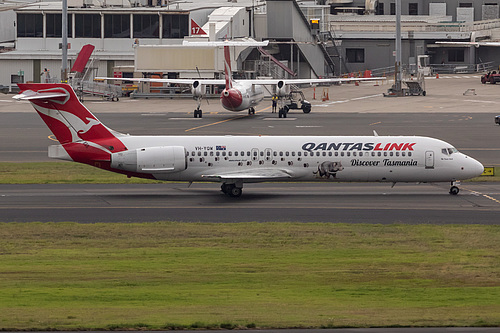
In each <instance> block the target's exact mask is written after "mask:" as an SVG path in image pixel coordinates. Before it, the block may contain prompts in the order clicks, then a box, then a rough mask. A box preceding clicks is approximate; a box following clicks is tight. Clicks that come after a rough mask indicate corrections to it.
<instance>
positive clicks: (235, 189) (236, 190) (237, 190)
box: [229, 185, 242, 198]
mask: <svg viewBox="0 0 500 333" xmlns="http://www.w3.org/2000/svg"><path fill="white" fill-rule="evenodd" d="M241 193H242V189H241V187H236V186H234V185H233V186H232V187H231V191H230V192H229V196H231V197H233V198H238V197H239V196H241Z"/></svg>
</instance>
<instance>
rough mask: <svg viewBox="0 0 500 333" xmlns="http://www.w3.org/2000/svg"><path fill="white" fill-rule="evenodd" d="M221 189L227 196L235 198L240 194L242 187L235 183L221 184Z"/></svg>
mask: <svg viewBox="0 0 500 333" xmlns="http://www.w3.org/2000/svg"><path fill="white" fill-rule="evenodd" d="M220 189H221V191H222V192H223V193H224V194H225V195H227V196H228V197H232V198H237V197H239V196H241V192H242V187H240V186H236V184H226V183H224V184H222V185H221V187H220Z"/></svg>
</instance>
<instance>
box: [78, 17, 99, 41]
mask: <svg viewBox="0 0 500 333" xmlns="http://www.w3.org/2000/svg"><path fill="white" fill-rule="evenodd" d="M75 37H76V38H82V37H86V38H101V15H99V14H75Z"/></svg>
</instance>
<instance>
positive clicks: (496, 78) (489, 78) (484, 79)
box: [481, 71, 500, 84]
mask: <svg viewBox="0 0 500 333" xmlns="http://www.w3.org/2000/svg"><path fill="white" fill-rule="evenodd" d="M497 82H500V74H497V72H496V71H493V72H491V73H490V72H488V73H487V74H484V75H483V76H481V83H482V84H486V83H491V84H496V83H497Z"/></svg>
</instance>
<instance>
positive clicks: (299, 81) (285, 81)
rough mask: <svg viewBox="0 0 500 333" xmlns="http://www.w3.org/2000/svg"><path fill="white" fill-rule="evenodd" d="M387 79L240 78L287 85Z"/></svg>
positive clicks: (261, 82)
mask: <svg viewBox="0 0 500 333" xmlns="http://www.w3.org/2000/svg"><path fill="white" fill-rule="evenodd" d="M380 80H387V78H386V77H348V78H341V77H338V78H330V79H283V80H280V79H251V80H241V81H245V82H250V83H252V84H264V85H267V84H269V85H281V86H283V85H288V84H311V85H313V84H321V83H323V84H324V83H330V84H333V83H342V82H353V81H380ZM236 81H240V80H236Z"/></svg>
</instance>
